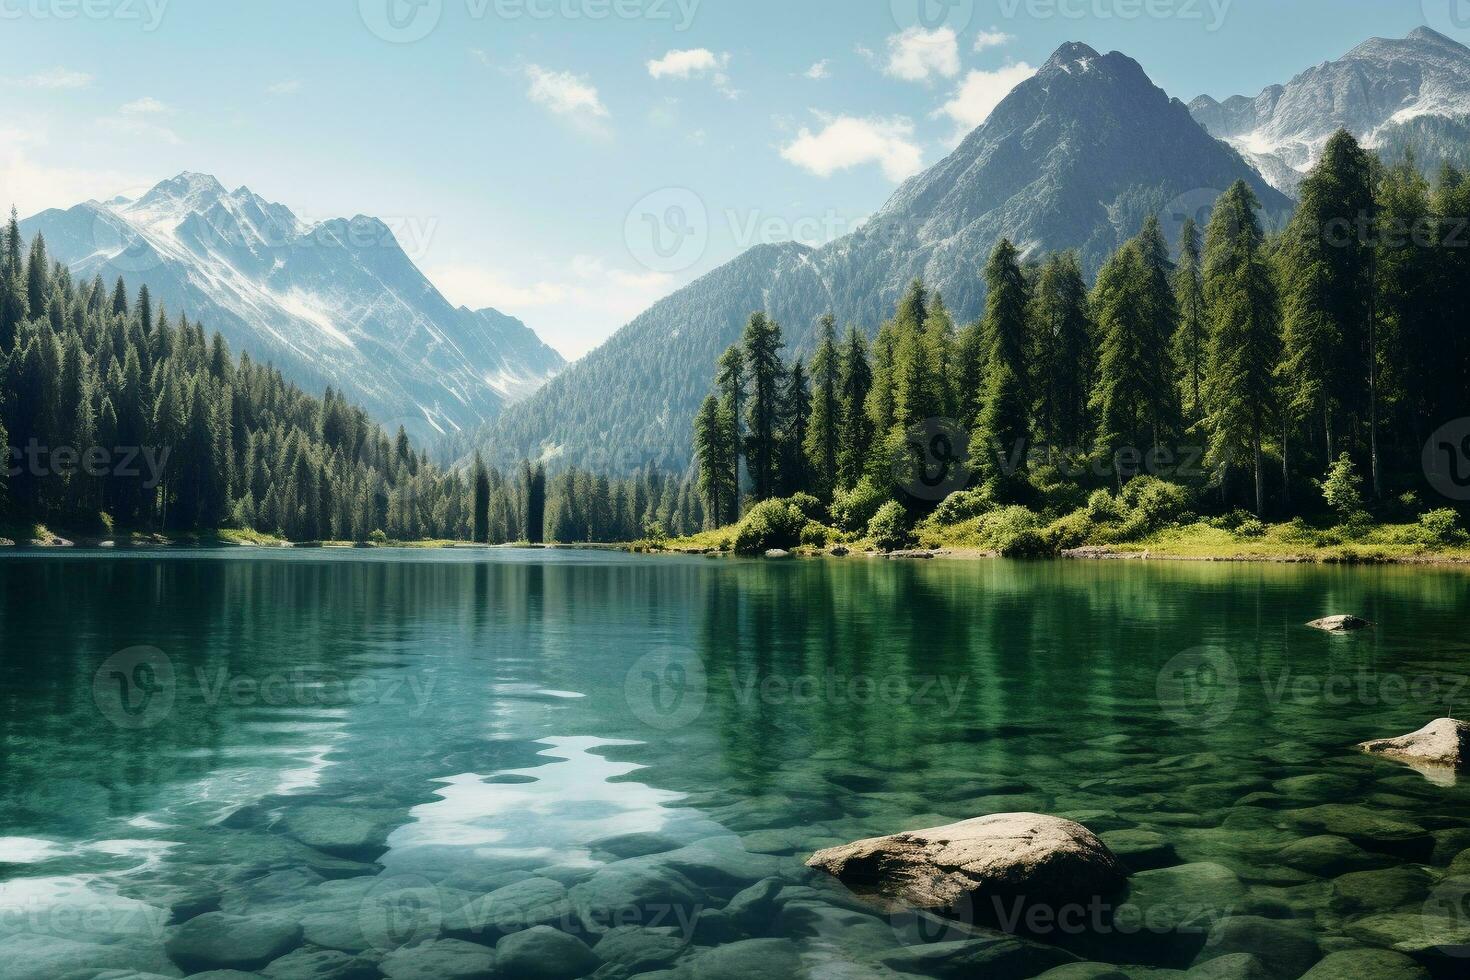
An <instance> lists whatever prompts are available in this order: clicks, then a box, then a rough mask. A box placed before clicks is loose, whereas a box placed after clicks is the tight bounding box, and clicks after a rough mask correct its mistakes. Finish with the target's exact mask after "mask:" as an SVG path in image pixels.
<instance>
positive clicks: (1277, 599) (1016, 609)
mask: <svg viewBox="0 0 1470 980" xmlns="http://www.w3.org/2000/svg"><path fill="white" fill-rule="evenodd" d="M1467 610H1470V574H1466V573H1464V572H1460V571H1455V570H1426V569H1406V568H1361V569H1348V568H1318V567H1296V566H1267V565H1260V566H1258V565H1211V564H1143V563H1134V562H1117V563H1103V562H1099V563H1085V562H1075V563H1064V562H1052V563H1038V564H1029V563H1011V562H1001V561H981V562H967V563H964V562H929V563H903V562H883V561H869V560H861V559H857V560H851V559H850V560H846V561H812V562H787V563H765V562H742V561H732V560H710V559H696V558H641V557H635V556H626V555H614V554H599V553H590V552H547V551H536V552H512V551H505V552H483V551H469V550H466V551H444V552H430V551H425V552H418V551H405V552H390V551H371V552H365V551H352V552H322V551H296V552H244V551H238V550H237V551H229V552H176V553H175V552H170V553H165V552H126V553H116V554H101V553H99V554H92V553H65V554H38V553H20V554H14V555H10V556H7V557H5V558H0V963H3V964H4V965H3V966H0V974H3V975H4V976H5V977H8V978H27V980H29V978H48V980H49V978H51V977H57V976H65V975H67V974H68V973H69V971H74V970H80V972H78V973H76V976H78V977H93V976H99V975H101V974H99V971H101V970H106V969H117V970H132V971H139V972H141V973H144V974H149V973H153V974H161V975H165V976H179V975H187V973H188V972H190V971H201V970H204V969H211V968H214V969H222V968H227V967H231V968H236V969H246V970H252V971H256V970H259V971H262V975H266V976H270V977H273V978H291V977H298V976H299V977H308V976H315V977H339V978H346V977H359V976H361V977H374V976H378V975H380V973H382V974H383V975H387V976H390V977H402V978H410V977H438V976H445V977H453V976H464V977H473V976H492V975H493V976H540V977H548V978H555V977H559V976H565V977H569V978H570V977H575V976H579V975H590V974H591V973H592V972H593V971H594V970H600V971H601V972H599V973H597V976H599V977H613V978H618V977H630V976H636V975H639V974H650V973H657V975H659V976H661V977H663V976H679V977H688V978H691V980H692V978H694V977H701V978H702V977H716V978H718V977H726V976H729V977H736V976H767V977H777V978H779V977H784V976H812V977H833V978H836V977H843V978H846V977H894V976H913V975H919V976H933V977H951V976H971V975H977V976H978V975H983V976H986V977H1002V978H1004V977H1027V976H1035V975H1040V974H1042V973H1044V972H1046V971H1047V970H1048V969H1051V968H1053V967H1057V966H1060V965H1062V964H1065V963H1067V962H1072V961H1074V960H1077V959H1084V960H1091V961H1095V962H1109V963H1112V964H1117V965H1118V966H1116V967H1115V968H1114V969H1116V970H1117V971H1119V972H1120V973H1121V975H1122V976H1124V977H1130V978H1158V977H1167V976H1176V975H1182V974H1175V973H1170V972H1168V971H1170V970H1183V969H1186V968H1189V967H1190V966H1191V964H1192V963H1196V962H1201V963H1202V962H1205V961H1211V960H1212V959H1220V960H1221V961H1222V962H1221V963H1219V964H1216V965H1217V967H1218V968H1219V969H1218V970H1217V972H1215V973H1213V974H1210V975H1215V976H1247V975H1251V974H1249V972H1248V970H1249V969H1250V968H1252V967H1251V965H1250V964H1249V963H1248V961H1246V960H1245V958H1244V957H1245V955H1246V954H1250V955H1254V956H1256V957H1258V958H1259V959H1260V960H1261V961H1262V963H1263V964H1264V965H1265V967H1266V968H1267V971H1268V975H1271V976H1280V977H1296V976H1300V975H1302V974H1303V973H1305V972H1306V971H1307V969H1308V968H1310V967H1312V966H1313V964H1316V963H1318V962H1319V961H1320V960H1323V959H1324V958H1329V957H1330V959H1328V962H1327V964H1326V966H1325V967H1319V972H1318V973H1316V974H1314V978H1315V977H1317V976H1344V977H1346V976H1394V977H1398V976H1403V977H1412V976H1423V975H1425V974H1424V972H1423V971H1424V970H1427V971H1429V972H1430V973H1432V974H1434V975H1437V976H1461V975H1464V970H1465V969H1466V968H1467V964H1470V959H1465V958H1462V957H1461V956H1460V955H1459V954H1461V953H1464V952H1466V951H1467V949H1470V914H1467V913H1466V903H1465V902H1464V901H1463V899H1464V896H1465V895H1466V894H1470V806H1467V804H1470V792H1467V789H1466V784H1465V783H1464V782H1459V783H1457V782H1456V781H1455V779H1454V778H1453V777H1448V776H1446V775H1445V774H1443V773H1438V772H1433V771H1431V772H1426V773H1420V772H1416V771H1414V770H1412V769H1409V768H1407V767H1404V766H1401V765H1398V764H1395V763H1391V762H1385V761H1382V760H1377V759H1370V758H1367V757H1365V756H1363V755H1361V754H1359V753H1357V752H1355V751H1354V750H1353V748H1352V746H1353V745H1354V744H1355V743H1356V742H1358V741H1361V740H1364V739H1368V738H1378V737H1386V736H1391V735H1398V734H1403V733H1405V732H1408V731H1413V730H1415V729H1417V728H1419V727H1421V726H1422V725H1424V724H1426V723H1427V722H1429V721H1430V720H1432V719H1434V718H1437V717H1441V716H1444V715H1446V714H1447V713H1449V712H1450V710H1451V708H1452V705H1451V704H1449V702H1453V707H1457V708H1458V709H1459V710H1461V711H1470V685H1466V684H1465V682H1464V678H1465V675H1466V674H1467V672H1470V667H1467V665H1470V634H1467V631H1466V626H1465V615H1466V612H1467ZM1345 612H1352V613H1356V614H1358V615H1361V616H1364V617H1366V618H1368V619H1370V620H1372V621H1373V622H1375V623H1376V624H1377V628H1376V629H1374V630H1371V631H1368V632H1365V633H1361V634H1356V635H1353V636H1349V637H1331V636H1327V635H1324V634H1319V633H1317V632H1315V631H1312V630H1309V629H1307V628H1305V626H1304V625H1303V624H1305V623H1306V622H1308V621H1309V620H1312V619H1315V618H1317V617H1319V616H1324V615H1328V614H1335V613H1345ZM1011 811H1036V812H1043V813H1050V814H1060V815H1064V816H1069V817H1072V818H1073V819H1077V820H1079V821H1080V822H1082V823H1084V824H1085V825H1087V826H1088V827H1089V828H1091V829H1092V830H1094V831H1095V832H1097V833H1099V834H1102V835H1104V839H1105V840H1106V841H1108V842H1109V844H1110V845H1112V846H1114V848H1115V850H1117V851H1118V853H1119V854H1120V855H1121V856H1122V857H1123V858H1124V860H1125V861H1126V862H1127V863H1128V864H1129V866H1130V867H1131V868H1132V869H1133V870H1134V871H1135V872H1136V873H1135V874H1134V876H1133V879H1132V881H1133V883H1132V886H1131V892H1130V893H1129V895H1128V896H1127V897H1126V900H1125V899H1120V902H1119V907H1118V908H1117V909H1112V910H1108V913H1107V918H1106V920H1099V924H1098V925H1097V926H1096V927H1093V926H1089V927H1088V928H1087V929H1085V930H1077V929H1071V928H1068V927H1064V926H1062V925H1047V924H1044V923H1043V924H1039V925H1035V926H1034V927H1033V928H1030V929H1029V935H1028V938H1026V939H1024V940H1020V941H1018V940H999V939H997V938H996V934H995V933H994V932H992V931H990V929H991V927H992V926H994V925H995V923H981V924H976V925H973V926H972V925H971V924H969V923H963V922H961V923H945V922H939V921H937V920H931V919H926V918H923V917H916V916H913V915H910V914H905V913H902V912H896V913H888V912H884V911H881V910H879V909H877V908H875V907H873V906H872V905H870V904H868V903H866V902H864V901H862V900H861V899H858V898H856V897H854V896H852V895H850V894H849V893H848V892H847V891H846V890H845V889H844V888H842V887H841V886H840V885H837V884H836V883H835V882H832V881H831V880H829V879H827V878H826V877H825V876H822V875H818V874H816V873H814V872H811V871H808V870H806V869H805V868H804V866H803V862H804V860H805V859H806V857H808V856H809V855H810V853H811V852H812V851H813V850H814V849H817V848H821V847H825V846H831V845H834V844H837V843H841V842H846V841H850V840H855V839H859V838H865V837H872V836H877V835H882V834H888V833H895V832H898V831H901V830H905V829H918V828H923V827H932V826H936V825H940V824H944V823H949V822H953V821H956V820H961V819H966V818H969V817H975V816H980V815H984V814H987V813H994V812H1011ZM1457 859H1458V860H1457ZM1460 876H1465V877H1460ZM773 879H774V880H773ZM487 896H488V898H487ZM732 899H733V901H732ZM219 913H223V914H219ZM188 923H193V925H192V927H191V926H190V925H189V924H188ZM532 926H549V927H551V929H554V930H556V931H555V932H551V931H548V930H546V929H536V930H535V931H534V932H530V931H526V930H527V927H532ZM502 936H506V937H507V938H501V937H502ZM497 940H499V950H498V951H497V953H495V954H491V953H489V952H488V950H489V947H491V946H494V945H496V943H497ZM593 944H596V945H597V952H596V953H595V954H594V953H589V952H588V946H589V945H593ZM1390 948H1396V949H1398V950H1401V951H1402V952H1404V953H1409V954H1411V956H1407V957H1406V956H1403V955H1400V954H1395V953H1382V952H1376V951H1377V950H1386V949H1390ZM492 956H493V957H497V958H498V961H499V962H498V966H493V967H492V962H491V961H492ZM1227 956H1234V957H1235V959H1233V960H1224V957H1227ZM268 964H269V965H268ZM1227 967H1228V968H1229V969H1226V968H1227ZM1326 967H1332V968H1338V967H1341V968H1343V970H1344V971H1345V972H1338V973H1323V972H1321V971H1322V970H1323V969H1325V968H1326ZM669 969H673V970H675V971H676V972H675V973H673V974H664V973H658V971H663V970H669ZM1071 969H1072V971H1073V972H1068V973H1064V974H1058V976H1069V977H1074V978H1076V977H1102V976H1116V975H1119V974H1118V973H1108V972H1107V971H1106V970H1105V969H1104V968H1102V967H1098V968H1096V969H1095V970H1091V971H1089V970H1088V969H1087V968H1078V967H1073V968H1071ZM1230 970H1234V971H1235V972H1230ZM1395 971H1397V972H1395ZM118 975H119V976H126V975H129V974H118Z"/></svg>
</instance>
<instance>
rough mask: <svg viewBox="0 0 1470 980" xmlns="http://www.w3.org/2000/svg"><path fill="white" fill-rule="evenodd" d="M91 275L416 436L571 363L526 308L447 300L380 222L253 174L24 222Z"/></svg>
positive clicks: (191, 182) (455, 423)
mask: <svg viewBox="0 0 1470 980" xmlns="http://www.w3.org/2000/svg"><path fill="white" fill-rule="evenodd" d="M21 227H22V230H23V231H24V233H25V234H26V235H27V236H30V235H34V234H35V233H37V232H40V233H42V234H44V235H45V237H46V243H47V247H48V249H49V250H50V252H51V255H52V256H53V257H54V258H55V259H57V260H58V261H61V262H63V263H65V264H66V265H68V266H70V267H71V270H72V274H73V275H74V276H76V277H79V278H87V279H90V278H91V277H92V276H93V275H95V274H101V275H102V277H103V279H104V280H105V281H106V282H108V284H109V285H110V284H111V282H112V280H113V279H114V278H116V277H117V276H119V275H120V276H123V277H125V278H126V279H127V280H128V282H129V284H130V285H142V284H146V285H147V286H148V289H149V291H150V293H151V294H152V295H153V297H154V300H155V302H156V303H161V304H163V305H164V306H165V307H166V308H167V309H168V310H170V311H171V312H173V313H178V312H181V311H182V312H184V313H186V314H188V315H189V316H190V317H191V318H192V319H197V320H202V321H203V322H204V323H205V324H206V325H207V326H208V327H210V328H211V329H217V330H219V331H220V332H221V333H223V334H224V335H225V337H226V339H228V340H229V341H230V344H231V345H232V346H233V347H234V348H235V349H237V350H244V351H247V352H249V353H250V355H251V356H252V357H256V358H258V359H260V360H267V361H272V362H274V363H275V365H276V366H277V367H278V368H280V369H281V371H282V373H284V374H285V375H286V377H287V378H289V379H290V380H292V381H296V382H298V383H300V384H302V385H304V386H305V387H307V389H308V390H319V389H320V388H322V387H323V386H325V385H328V384H330V385H334V386H336V387H337V388H338V389H340V390H342V391H344V392H346V393H347V394H348V395H349V396H351V397H352V399H353V400H355V401H358V402H359V403H361V404H362V405H363V407H364V408H365V409H367V410H368V411H370V412H371V413H372V414H373V415H374V416H376V417H377V418H378V419H379V420H380V421H383V422H385V423H387V424H389V425H397V424H403V425H405V426H406V427H407V428H408V429H409V430H410V431H411V432H413V433H414V434H416V435H418V436H423V437H427V436H430V435H432V434H434V433H436V432H451V431H455V430H460V429H469V428H474V427H476V426H479V425H481V424H483V423H484V422H486V421H488V420H489V419H492V418H494V417H495V416H496V415H498V414H499V412H500V411H501V410H502V409H503V408H504V406H505V405H507V404H509V403H510V402H512V401H515V400H517V399H519V398H523V397H525V396H526V395H528V394H530V393H531V392H532V391H534V390H535V389H536V388H538V387H540V385H541V384H543V383H544V382H545V381H546V380H547V379H548V378H550V377H552V376H554V375H555V374H556V373H557V372H559V371H560V370H561V369H562V368H563V367H565V362H564V361H563V360H562V358H561V356H560V355H559V354H557V353H556V352H555V351H553V350H552V349H551V348H549V347H547V346H546V345H545V344H543V343H541V341H540V340H539V339H538V338H537V337H536V336H535V334H534V333H532V332H531V331H530V330H529V329H528V328H527V327H526V326H525V324H523V323H521V322H520V321H519V320H515V319H513V318H511V317H507V316H504V315H503V314H500V313H497V312H496V311H494V310H482V311H478V312H476V311H471V310H468V309H464V308H462V307H461V308H455V307H453V306H451V305H450V304H449V302H448V301H446V300H445V299H444V297H443V296H442V295H440V293H439V291H438V290H437V289H435V288H434V286H433V284H432V283H430V282H429V281H428V280H427V279H426V278H424V276H423V274H422V273H421V272H420V271H419V270H418V268H417V267H416V266H415V265H414V264H413V262H412V260H410V259H409V257H408V256H407V255H406V254H405V253H404V252H403V250H402V248H400V247H399V244H398V241H397V239H396V238H395V237H394V235H393V232H392V231H391V230H390V229H389V228H388V227H387V226H386V225H384V224H383V223H382V222H381V221H378V220H377V219H375V218H368V217H364V216H361V215H359V216H358V217H355V218H352V219H350V220H349V219H336V220H332V221H325V222H322V223H320V224H317V225H310V226H309V225H306V224H304V223H303V222H301V221H300V220H298V219H297V217H296V216H295V215H294V214H292V213H291V211H290V210H289V209H287V208H286V207H284V206H282V205H280V204H273V203H271V202H269V201H266V200H264V199H262V198H260V197H259V196H257V195H256V194H253V193H252V192H251V191H250V190H248V189H247V188H244V187H242V188H240V189H238V190H236V191H233V192H227V191H226V190H225V188H224V187H222V186H220V184H219V182H218V181H217V180H215V179H214V178H213V177H209V176H206V175H203V174H188V173H186V174H181V175H179V176H178V177H176V178H174V179H172V180H167V181H164V182H163V183H161V184H159V185H158V186H157V187H155V188H153V189H152V190H150V191H149V192H148V193H147V194H145V195H144V196H143V197H141V198H139V199H138V200H136V201H129V200H126V199H117V200H114V201H110V202H107V203H99V202H96V201H89V202H87V203H86V204H81V205H78V206H77V207H74V208H71V209H70V210H67V211H60V210H51V211H45V212H42V213H41V214H38V215H36V216H34V217H32V218H30V219H27V220H26V221H24V222H22V226H21Z"/></svg>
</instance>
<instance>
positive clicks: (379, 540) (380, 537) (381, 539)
mask: <svg viewBox="0 0 1470 980" xmlns="http://www.w3.org/2000/svg"><path fill="white" fill-rule="evenodd" d="M368 540H369V541H371V542H372V543H373V544H387V543H388V535H387V533H386V532H384V531H383V530H382V529H381V528H379V529H378V530H376V531H374V532H373V533H372V534H369V535H368Z"/></svg>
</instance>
